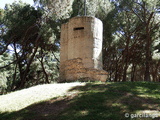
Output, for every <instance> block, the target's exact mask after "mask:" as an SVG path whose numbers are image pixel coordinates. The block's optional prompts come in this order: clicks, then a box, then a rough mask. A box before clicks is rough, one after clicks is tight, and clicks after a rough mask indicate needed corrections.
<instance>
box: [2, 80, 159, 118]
mask: <svg viewBox="0 0 160 120" xmlns="http://www.w3.org/2000/svg"><path fill="white" fill-rule="evenodd" d="M69 91H70V92H74V91H79V92H80V93H79V94H71V95H70V96H64V97H58V98H53V99H50V100H48V101H44V102H40V103H36V104H34V105H30V106H28V107H26V108H24V109H21V110H19V111H16V112H10V113H9V112H8V113H7V112H5V113H1V114H0V120H47V119H48V120H127V119H130V118H131V117H134V116H129V117H128V118H126V117H125V113H129V114H130V115H131V114H135V113H137V114H142V113H149V114H150V115H155V114H159V117H158V118H155V119H157V120H159V119H160V83H146V82H133V83H131V82H123V83H106V84H98V83H88V84H86V85H85V86H75V87H73V88H71V89H70V90H69ZM10 106H12V104H10ZM153 117H154V116H153ZM138 119H140V120H143V119H144V120H151V119H152V118H151V117H150V118H148V119H146V118H138Z"/></svg>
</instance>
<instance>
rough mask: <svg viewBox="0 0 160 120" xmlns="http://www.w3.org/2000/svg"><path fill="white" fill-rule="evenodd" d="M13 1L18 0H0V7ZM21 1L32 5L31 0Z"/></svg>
mask: <svg viewBox="0 0 160 120" xmlns="http://www.w3.org/2000/svg"><path fill="white" fill-rule="evenodd" d="M14 1H19V0H0V8H4V7H5V4H12V3H13V2H14ZM21 1H22V2H25V3H29V4H31V5H33V0H21Z"/></svg>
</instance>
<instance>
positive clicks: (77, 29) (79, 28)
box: [73, 27, 84, 30]
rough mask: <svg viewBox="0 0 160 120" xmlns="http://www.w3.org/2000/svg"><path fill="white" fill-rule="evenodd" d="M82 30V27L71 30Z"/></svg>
mask: <svg viewBox="0 0 160 120" xmlns="http://www.w3.org/2000/svg"><path fill="white" fill-rule="evenodd" d="M83 29H84V27H76V28H74V29H73V30H83Z"/></svg>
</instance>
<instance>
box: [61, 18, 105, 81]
mask: <svg viewBox="0 0 160 120" xmlns="http://www.w3.org/2000/svg"><path fill="white" fill-rule="evenodd" d="M102 30H103V28H102V22H101V21H100V20H99V19H97V18H94V17H86V16H85V17H74V18H72V19H70V20H69V22H68V23H66V24H63V25H62V27H61V50H60V79H61V80H67V81H70V80H71V81H73V80H77V79H83V78H88V79H90V80H91V79H92V80H101V81H105V80H106V78H107V72H105V71H104V70H102V34H103V32H102Z"/></svg>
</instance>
